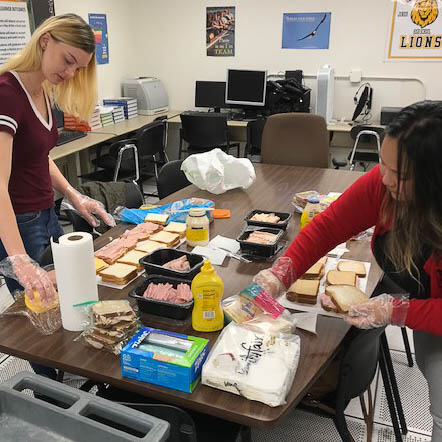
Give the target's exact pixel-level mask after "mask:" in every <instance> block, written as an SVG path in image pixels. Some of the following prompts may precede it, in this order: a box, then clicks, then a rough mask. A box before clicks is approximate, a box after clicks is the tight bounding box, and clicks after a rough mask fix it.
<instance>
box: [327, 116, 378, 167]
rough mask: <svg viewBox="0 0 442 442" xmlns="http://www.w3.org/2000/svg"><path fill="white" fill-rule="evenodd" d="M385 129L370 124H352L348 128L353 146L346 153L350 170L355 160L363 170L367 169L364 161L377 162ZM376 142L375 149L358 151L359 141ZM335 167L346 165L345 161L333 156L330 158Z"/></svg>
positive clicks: (354, 164)
mask: <svg viewBox="0 0 442 442" xmlns="http://www.w3.org/2000/svg"><path fill="white" fill-rule="evenodd" d="M384 132H385V129H384V127H382V126H372V125H367V124H358V125H356V126H353V127H352V128H351V130H350V136H351V138H352V139H353V140H354V144H353V148H352V150H351V152H350V153H349V154H348V157H347V160H348V161H349V164H350V170H354V168H355V166H356V162H359V164H360V165H361V166H362V167H363V169H364V171H366V170H367V164H366V163H373V162H376V163H377V162H378V161H379V157H380V152H381V143H382V140H383V138H384ZM373 138H374V140H375V142H376V147H377V151H373V150H371V151H370V150H367V149H365V150H363V151H358V145H359V143H360V142H369V141H370V139H373ZM332 163H333V165H334V166H335V169H339V168H340V167H344V166H346V165H347V162H346V161H338V160H336V159H334V158H333V160H332Z"/></svg>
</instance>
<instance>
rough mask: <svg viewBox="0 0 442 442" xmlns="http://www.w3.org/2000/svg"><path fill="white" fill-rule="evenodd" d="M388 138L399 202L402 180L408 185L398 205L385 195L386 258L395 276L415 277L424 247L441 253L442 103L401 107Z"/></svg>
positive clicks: (387, 131)
mask: <svg viewBox="0 0 442 442" xmlns="http://www.w3.org/2000/svg"><path fill="white" fill-rule="evenodd" d="M386 135H388V136H390V137H392V138H394V139H395V140H396V141H397V146H398V156H397V171H398V187H397V190H396V192H397V196H399V186H400V183H401V179H403V178H405V177H406V178H407V179H411V183H412V185H411V189H412V190H411V192H409V194H406V195H405V198H404V199H403V200H402V201H401V200H399V198H398V197H397V198H396V199H393V198H392V197H391V195H390V193H389V192H386V196H385V200H384V204H383V210H384V219H385V220H387V219H391V220H392V227H391V232H390V234H389V237H388V240H387V250H386V253H387V256H388V257H389V258H390V259H391V261H392V262H393V264H394V265H395V267H396V270H398V271H401V270H407V271H408V272H409V273H410V274H411V275H413V274H415V275H416V270H417V269H416V266H415V263H414V258H415V257H416V256H417V253H418V252H419V250H421V249H422V246H429V247H430V248H431V249H432V250H433V251H434V252H436V253H437V254H438V255H439V256H440V255H441V253H442V101H421V102H419V103H415V104H412V105H411V106H407V107H405V108H404V109H402V110H401V111H400V112H399V114H398V115H397V116H396V118H395V119H394V120H393V121H392V122H391V123H390V125H389V126H388V127H387V129H386ZM416 276H418V275H416Z"/></svg>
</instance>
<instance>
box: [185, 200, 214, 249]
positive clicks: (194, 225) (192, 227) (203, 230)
mask: <svg viewBox="0 0 442 442" xmlns="http://www.w3.org/2000/svg"><path fill="white" fill-rule="evenodd" d="M186 240H187V244H188V245H189V246H190V247H196V246H206V245H207V244H208V243H209V218H207V215H206V210H205V209H204V208H199V207H194V208H192V209H190V210H189V216H188V217H187V220H186Z"/></svg>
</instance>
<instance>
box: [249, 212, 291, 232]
mask: <svg viewBox="0 0 442 442" xmlns="http://www.w3.org/2000/svg"><path fill="white" fill-rule="evenodd" d="M256 213H269V214H270V213H274V214H275V215H276V216H279V218H280V222H279V223H266V222H262V221H254V220H252V219H250V218H252V216H253V215H255V214H256ZM291 218H292V214H291V213H286V212H274V211H271V210H252V211H251V212H250V213H249V214H248V215H247V216H246V217H245V218H244V221H245V222H246V223H247V225H249V226H258V227H270V228H273V229H282V230H285V229H287V225H288V223H289V221H290V219H291Z"/></svg>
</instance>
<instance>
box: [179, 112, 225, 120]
mask: <svg viewBox="0 0 442 442" xmlns="http://www.w3.org/2000/svg"><path fill="white" fill-rule="evenodd" d="M181 115H191V116H192V115H193V116H197V117H200V116H204V117H216V118H219V117H220V116H222V117H226V118H227V119H228V118H229V114H227V113H222V112H205V111H184V112H182V113H181Z"/></svg>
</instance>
